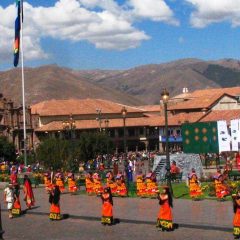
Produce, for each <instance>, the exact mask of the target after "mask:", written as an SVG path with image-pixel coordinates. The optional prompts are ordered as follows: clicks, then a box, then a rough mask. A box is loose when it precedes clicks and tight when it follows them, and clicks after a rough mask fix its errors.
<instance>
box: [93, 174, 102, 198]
mask: <svg viewBox="0 0 240 240" xmlns="http://www.w3.org/2000/svg"><path fill="white" fill-rule="evenodd" d="M92 178H93V191H94V192H95V194H96V195H101V193H102V192H103V187H102V183H101V178H100V175H99V174H98V173H94V174H93V177H92Z"/></svg>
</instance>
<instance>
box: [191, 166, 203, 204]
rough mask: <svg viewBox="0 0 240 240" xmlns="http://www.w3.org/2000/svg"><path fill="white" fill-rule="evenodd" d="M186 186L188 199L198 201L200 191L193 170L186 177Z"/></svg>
mask: <svg viewBox="0 0 240 240" xmlns="http://www.w3.org/2000/svg"><path fill="white" fill-rule="evenodd" d="M188 186H189V193H190V197H191V198H192V199H193V200H196V199H198V197H200V196H201V195H202V190H201V187H200V183H199V181H198V177H197V174H196V171H195V169H192V172H191V173H190V174H189V175H188Z"/></svg>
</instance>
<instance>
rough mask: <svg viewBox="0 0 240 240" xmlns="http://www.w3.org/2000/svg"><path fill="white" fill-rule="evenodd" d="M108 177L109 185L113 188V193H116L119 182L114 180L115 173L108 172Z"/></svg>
mask: <svg viewBox="0 0 240 240" xmlns="http://www.w3.org/2000/svg"><path fill="white" fill-rule="evenodd" d="M106 177H107V187H109V188H110V189H111V193H112V194H113V195H115V194H116V193H117V184H116V182H115V180H114V176H113V173H112V172H111V171H109V172H108V173H107V174H106Z"/></svg>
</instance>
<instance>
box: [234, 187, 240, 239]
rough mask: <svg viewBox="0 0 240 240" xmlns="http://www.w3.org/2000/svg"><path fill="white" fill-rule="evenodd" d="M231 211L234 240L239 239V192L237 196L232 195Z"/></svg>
mask: <svg viewBox="0 0 240 240" xmlns="http://www.w3.org/2000/svg"><path fill="white" fill-rule="evenodd" d="M232 199H233V211H234V213H235V215H234V218H233V236H234V238H235V239H240V190H238V192H237V194H233V195H232Z"/></svg>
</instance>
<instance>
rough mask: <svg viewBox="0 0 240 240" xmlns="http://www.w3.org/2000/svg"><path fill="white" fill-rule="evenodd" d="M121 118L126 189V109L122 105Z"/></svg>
mask: <svg viewBox="0 0 240 240" xmlns="http://www.w3.org/2000/svg"><path fill="white" fill-rule="evenodd" d="M121 113H122V118H123V151H124V160H125V161H124V164H125V173H126V179H127V189H128V185H129V182H128V162H127V140H126V117H127V109H126V107H125V106H123V108H122V110H121Z"/></svg>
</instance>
